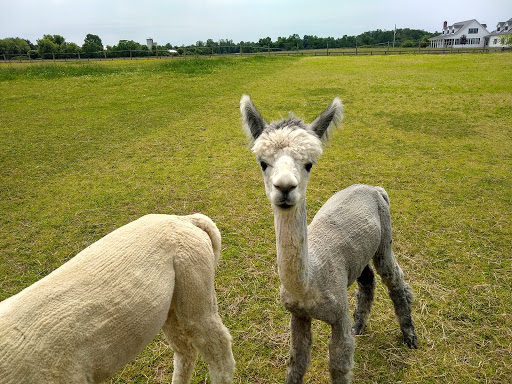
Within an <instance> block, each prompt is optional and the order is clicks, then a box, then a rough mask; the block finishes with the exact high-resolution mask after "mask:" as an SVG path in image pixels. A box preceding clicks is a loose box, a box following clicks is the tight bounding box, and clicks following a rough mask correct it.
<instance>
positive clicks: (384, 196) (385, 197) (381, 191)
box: [375, 187, 390, 206]
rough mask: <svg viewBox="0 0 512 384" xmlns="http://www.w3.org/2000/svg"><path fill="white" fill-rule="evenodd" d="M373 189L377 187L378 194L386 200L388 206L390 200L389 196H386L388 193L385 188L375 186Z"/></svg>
mask: <svg viewBox="0 0 512 384" xmlns="http://www.w3.org/2000/svg"><path fill="white" fill-rule="evenodd" d="M375 189H377V191H379V193H380V195H381V196H382V198H383V199H384V200H385V201H386V203H387V205H388V206H389V205H390V201H389V196H388V193H387V192H386V190H385V189H384V188H382V187H375Z"/></svg>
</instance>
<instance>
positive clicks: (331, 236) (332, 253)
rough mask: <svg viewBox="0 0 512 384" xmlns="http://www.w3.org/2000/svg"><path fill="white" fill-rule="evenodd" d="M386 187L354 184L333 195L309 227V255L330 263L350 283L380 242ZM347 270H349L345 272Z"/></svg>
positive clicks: (317, 261)
mask: <svg viewBox="0 0 512 384" xmlns="http://www.w3.org/2000/svg"><path fill="white" fill-rule="evenodd" d="M386 198H387V194H386V192H385V191H384V189H383V188H380V187H373V186H369V185H362V184H356V185H352V186H350V187H348V188H346V189H344V190H342V191H339V192H338V193H336V194H334V195H333V196H332V197H331V198H330V199H329V200H327V202H326V203H325V204H324V205H323V206H322V207H321V208H320V210H319V211H318V213H317V214H316V215H315V217H314V218H313V220H312V222H311V224H310V225H309V226H308V242H309V254H310V257H311V258H312V260H315V262H316V263H317V264H319V265H323V264H329V265H331V268H333V269H334V270H337V271H338V272H339V273H338V274H339V276H343V277H346V279H347V281H346V282H345V281H344V282H341V283H343V284H347V285H351V284H352V283H353V282H354V281H355V279H356V278H357V277H358V276H359V275H360V274H361V271H362V270H363V269H364V267H365V266H366V265H368V264H369V262H370V260H371V259H372V257H373V256H374V255H375V253H376V251H377V250H378V248H379V246H380V244H381V228H382V224H381V211H382V210H383V209H384V210H388V208H387V207H386V205H387V203H386V201H389V198H387V199H386ZM345 271H346V272H345Z"/></svg>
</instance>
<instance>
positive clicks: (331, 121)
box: [309, 97, 343, 140]
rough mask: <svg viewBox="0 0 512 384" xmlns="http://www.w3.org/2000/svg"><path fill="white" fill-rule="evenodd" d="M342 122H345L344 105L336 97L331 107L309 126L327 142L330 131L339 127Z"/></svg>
mask: <svg viewBox="0 0 512 384" xmlns="http://www.w3.org/2000/svg"><path fill="white" fill-rule="evenodd" d="M341 120H343V103H342V101H341V99H340V98H339V97H335V98H334V100H333V101H332V103H331V105H329V106H328V107H327V109H326V110H325V111H323V112H322V113H321V114H320V116H318V117H317V118H316V119H315V120H314V121H313V122H312V123H311V124H309V129H310V130H312V131H313V132H314V133H315V134H316V135H317V136H318V137H319V138H320V139H322V140H327V139H328V134H329V131H330V130H331V129H332V128H334V127H336V126H338V125H339V124H340V123H341Z"/></svg>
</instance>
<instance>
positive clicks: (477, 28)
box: [429, 19, 489, 48]
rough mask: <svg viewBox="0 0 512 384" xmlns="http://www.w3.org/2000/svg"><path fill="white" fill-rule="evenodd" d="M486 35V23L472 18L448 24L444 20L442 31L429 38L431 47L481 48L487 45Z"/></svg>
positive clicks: (487, 32) (487, 34) (487, 33)
mask: <svg viewBox="0 0 512 384" xmlns="http://www.w3.org/2000/svg"><path fill="white" fill-rule="evenodd" d="M488 37H489V31H488V30H487V25H485V24H480V23H479V22H478V21H476V20H475V19H473V20H468V21H461V22H459V23H455V24H453V25H450V26H448V22H446V21H445V22H444V25H443V32H442V33H441V34H440V35H438V36H434V37H432V38H430V39H429V40H430V47H431V48H478V47H482V48H483V47H485V46H486V45H488Z"/></svg>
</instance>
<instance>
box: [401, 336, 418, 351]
mask: <svg viewBox="0 0 512 384" xmlns="http://www.w3.org/2000/svg"><path fill="white" fill-rule="evenodd" d="M404 342H405V344H407V346H408V347H409V348H410V349H418V338H417V337H416V335H415V334H412V335H408V336H404Z"/></svg>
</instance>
